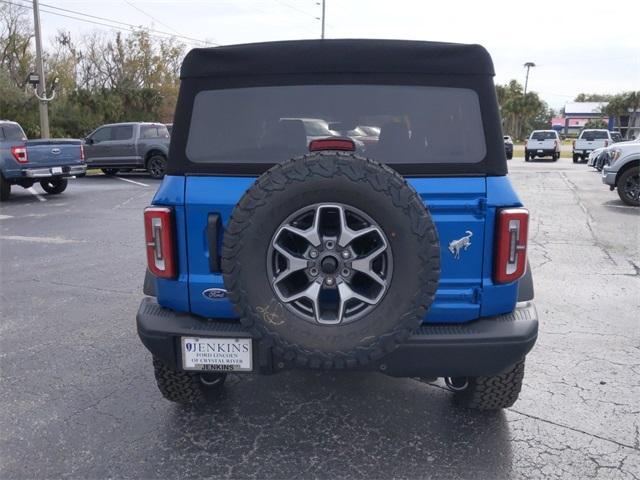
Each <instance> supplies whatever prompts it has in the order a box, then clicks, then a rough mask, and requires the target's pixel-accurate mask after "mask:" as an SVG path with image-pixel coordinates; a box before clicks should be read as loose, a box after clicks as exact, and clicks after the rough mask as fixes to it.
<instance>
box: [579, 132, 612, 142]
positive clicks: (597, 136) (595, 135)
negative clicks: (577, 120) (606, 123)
mask: <svg viewBox="0 0 640 480" xmlns="http://www.w3.org/2000/svg"><path fill="white" fill-rule="evenodd" d="M580 138H582V139H584V140H586V141H588V142H591V141H593V140H607V139H608V138H609V135H607V132H603V131H598V130H585V131H584V132H582V135H581V137H580Z"/></svg>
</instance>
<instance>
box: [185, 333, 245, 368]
mask: <svg viewBox="0 0 640 480" xmlns="http://www.w3.org/2000/svg"><path fill="white" fill-rule="evenodd" d="M251 347H252V345H251V339H250V338H199V337H182V368H183V369H184V370H199V371H212V372H250V371H251V370H252V369H253V365H252V359H253V355H252V348H251Z"/></svg>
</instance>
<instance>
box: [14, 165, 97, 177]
mask: <svg viewBox="0 0 640 480" xmlns="http://www.w3.org/2000/svg"><path fill="white" fill-rule="evenodd" d="M55 168H60V169H61V171H60V172H56V173H54V172H55V170H54V169H55ZM22 172H23V175H24V176H25V177H28V178H49V177H72V176H76V175H84V174H85V173H87V166H86V165H64V166H61V167H60V166H52V167H42V168H26V169H24V170H23V171H22Z"/></svg>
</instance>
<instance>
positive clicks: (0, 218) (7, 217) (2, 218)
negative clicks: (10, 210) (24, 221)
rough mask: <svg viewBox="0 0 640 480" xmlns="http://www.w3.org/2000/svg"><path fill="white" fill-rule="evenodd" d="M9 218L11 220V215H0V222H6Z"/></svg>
mask: <svg viewBox="0 0 640 480" xmlns="http://www.w3.org/2000/svg"><path fill="white" fill-rule="evenodd" d="M9 218H13V216H12V215H0V220H7V219H9Z"/></svg>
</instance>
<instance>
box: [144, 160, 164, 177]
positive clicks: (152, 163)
mask: <svg viewBox="0 0 640 480" xmlns="http://www.w3.org/2000/svg"><path fill="white" fill-rule="evenodd" d="M166 170H167V158H166V157H165V156H164V155H153V156H152V157H150V158H149V160H147V172H149V175H151V177H152V178H157V179H161V178H162V177H164V172H165V171H166Z"/></svg>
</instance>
